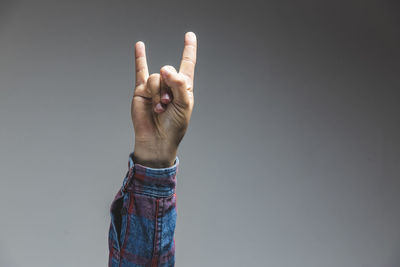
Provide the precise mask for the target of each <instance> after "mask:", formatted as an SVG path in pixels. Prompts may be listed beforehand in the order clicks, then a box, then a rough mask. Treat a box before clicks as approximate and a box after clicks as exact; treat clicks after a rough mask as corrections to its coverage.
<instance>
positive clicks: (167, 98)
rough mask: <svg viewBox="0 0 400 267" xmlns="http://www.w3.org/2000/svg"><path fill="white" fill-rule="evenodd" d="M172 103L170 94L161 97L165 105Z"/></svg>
mask: <svg viewBox="0 0 400 267" xmlns="http://www.w3.org/2000/svg"><path fill="white" fill-rule="evenodd" d="M170 101H171V97H170V96H169V94H168V93H165V94H163V96H162V97H161V102H162V103H163V104H168V103H169V102H170Z"/></svg>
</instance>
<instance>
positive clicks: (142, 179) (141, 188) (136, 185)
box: [123, 153, 179, 197]
mask: <svg viewBox="0 0 400 267" xmlns="http://www.w3.org/2000/svg"><path fill="white" fill-rule="evenodd" d="M178 165H179V159H178V157H176V159H175V164H174V165H173V166H171V167H168V168H150V167H146V166H143V165H140V164H137V163H135V162H134V161H133V153H131V154H130V155H129V172H128V176H127V181H126V183H124V186H123V189H125V190H126V191H131V192H134V193H136V194H143V195H147V196H152V197H168V196H170V195H172V194H174V193H175V186H176V173H177V169H178Z"/></svg>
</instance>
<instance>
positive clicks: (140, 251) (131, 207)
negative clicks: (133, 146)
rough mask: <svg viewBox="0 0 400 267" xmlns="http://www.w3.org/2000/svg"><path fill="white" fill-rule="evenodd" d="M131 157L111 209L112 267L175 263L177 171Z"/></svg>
mask: <svg viewBox="0 0 400 267" xmlns="http://www.w3.org/2000/svg"><path fill="white" fill-rule="evenodd" d="M132 156H133V154H131V155H130V157H129V171H128V173H127V174H126V176H125V178H124V180H123V183H122V187H121V189H120V190H119V191H118V193H117V195H116V196H115V199H114V200H113V202H112V204H111V208H110V215H111V223H110V229H109V238H108V246H109V263H108V266H109V267H127V266H129V267H139V266H144V267H156V266H157V267H169V266H174V264H175V240H174V231H175V223H176V195H175V185H176V171H177V167H178V165H179V160H178V158H176V160H175V164H174V165H173V166H172V167H169V168H149V167H145V166H142V165H139V164H135V163H134V162H133V160H132Z"/></svg>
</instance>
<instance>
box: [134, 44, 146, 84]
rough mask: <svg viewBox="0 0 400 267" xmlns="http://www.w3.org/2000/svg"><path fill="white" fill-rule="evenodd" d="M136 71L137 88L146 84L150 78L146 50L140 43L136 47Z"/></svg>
mask: <svg viewBox="0 0 400 267" xmlns="http://www.w3.org/2000/svg"><path fill="white" fill-rule="evenodd" d="M135 69H136V86H138V85H141V84H145V83H146V81H147V78H148V77H149V70H148V67H147V60H146V48H145V46H144V43H143V42H141V41H139V42H137V43H136V45H135Z"/></svg>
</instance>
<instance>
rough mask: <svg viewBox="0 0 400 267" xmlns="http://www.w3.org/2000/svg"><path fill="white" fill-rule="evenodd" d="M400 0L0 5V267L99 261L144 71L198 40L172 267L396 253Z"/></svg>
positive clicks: (369, 264) (359, 262)
mask: <svg viewBox="0 0 400 267" xmlns="http://www.w3.org/2000/svg"><path fill="white" fill-rule="evenodd" d="M399 14H400V9H399V4H398V3H397V1H190V0H188V1H148V0H146V1H144V0H143V1H128V0H125V1H122V0H119V1H100V0H97V1H71V0H69V1H54V0H47V1H42V0H41V1H11V0H10V1H5V0H1V2H0V212H1V214H0V266H2V267H3V266H4V267H25V266H41V267H54V266H59V267H64V266H66V267H71V266H73V267H75V266H77V267H80V266H82V267H92V266H93V267H98V266H106V264H107V258H108V247H107V236H108V227H109V223H110V217H109V207H110V204H111V201H112V199H113V198H114V195H115V194H116V193H117V191H118V189H119V188H120V186H121V183H122V179H123V177H124V175H125V173H126V171H127V164H128V155H129V153H130V152H131V151H132V150H133V140H134V134H133V129H132V125H131V119H130V101H131V97H132V95H133V84H134V62H133V52H134V51H133V46H134V44H135V42H136V41H139V40H142V41H144V42H145V43H146V45H147V55H148V62H149V67H150V72H151V73H153V72H158V71H159V69H160V68H161V67H162V66H163V65H165V64H171V65H174V66H176V67H178V66H179V60H180V56H181V52H182V48H183V37H184V33H185V32H186V31H194V32H195V33H196V34H197V38H198V64H197V67H196V75H195V86H194V90H195V108H194V112H193V116H192V120H191V124H190V126H189V129H188V132H187V135H186V136H185V138H184V140H183V142H182V143H181V146H180V150H179V158H180V162H181V164H180V167H179V173H178V176H177V178H178V186H177V196H178V203H177V205H178V221H177V229H176V235H175V238H176V266H179V267H187V266H188V267H197V266H199V267H204V266H238V267H239V266H240V267H241V266H245V267H246V266H273V267H337V266H341V267H398V266H400V174H399V173H400V141H399V138H400V119H399V118H400V92H399V90H400V81H399V71H400V69H399V62H400V53H399V46H400V38H399V26H400V22H399Z"/></svg>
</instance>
